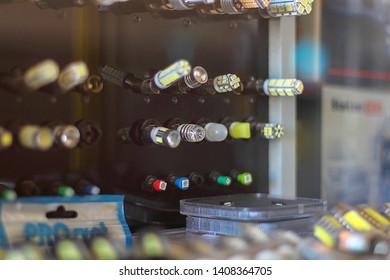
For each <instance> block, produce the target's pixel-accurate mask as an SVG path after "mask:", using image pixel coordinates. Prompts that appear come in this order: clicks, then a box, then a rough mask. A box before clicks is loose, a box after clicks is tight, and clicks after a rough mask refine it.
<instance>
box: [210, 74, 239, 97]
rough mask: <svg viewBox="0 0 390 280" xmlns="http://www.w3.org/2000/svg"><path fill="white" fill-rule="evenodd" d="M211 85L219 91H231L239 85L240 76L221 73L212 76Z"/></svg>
mask: <svg viewBox="0 0 390 280" xmlns="http://www.w3.org/2000/svg"><path fill="white" fill-rule="evenodd" d="M213 85H214V89H215V90H216V91H217V92H219V93H226V92H232V91H233V90H235V89H237V88H238V87H240V78H239V77H238V76H237V75H234V74H226V75H221V76H218V77H215V78H214V80H213Z"/></svg>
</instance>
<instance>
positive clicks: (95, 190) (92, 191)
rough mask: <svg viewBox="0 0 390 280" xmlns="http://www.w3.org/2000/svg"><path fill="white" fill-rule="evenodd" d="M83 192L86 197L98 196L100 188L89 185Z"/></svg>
mask: <svg viewBox="0 0 390 280" xmlns="http://www.w3.org/2000/svg"><path fill="white" fill-rule="evenodd" d="M84 192H85V194H87V195H98V194H100V188H99V187H98V186H96V185H93V184H90V185H86V186H85V187H84Z"/></svg>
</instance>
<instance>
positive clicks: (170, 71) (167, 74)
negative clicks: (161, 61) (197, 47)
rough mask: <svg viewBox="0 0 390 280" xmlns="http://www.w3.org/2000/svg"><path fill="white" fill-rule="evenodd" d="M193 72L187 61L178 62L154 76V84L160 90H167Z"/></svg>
mask: <svg viewBox="0 0 390 280" xmlns="http://www.w3.org/2000/svg"><path fill="white" fill-rule="evenodd" d="M190 71H191V65H190V63H189V62H188V61H187V60H184V59H182V60H178V61H176V62H175V63H173V64H171V65H169V66H168V67H167V68H165V69H163V70H161V71H159V72H157V73H156V74H155V75H154V76H153V82H154V84H155V85H156V86H157V87H158V88H160V89H166V88H168V87H169V86H171V85H172V84H173V83H175V82H177V81H178V80H180V79H181V78H183V77H184V76H186V75H188V74H189V73H190Z"/></svg>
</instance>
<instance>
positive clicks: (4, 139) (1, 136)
mask: <svg viewBox="0 0 390 280" xmlns="http://www.w3.org/2000/svg"><path fill="white" fill-rule="evenodd" d="M12 143H13V136H12V133H11V132H10V131H8V130H7V129H5V128H2V127H0V150H4V149H7V148H9V147H10V146H11V145H12Z"/></svg>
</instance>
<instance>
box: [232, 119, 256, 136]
mask: <svg viewBox="0 0 390 280" xmlns="http://www.w3.org/2000/svg"><path fill="white" fill-rule="evenodd" d="M229 135H230V137H232V138H234V139H250V138H251V125H250V123H249V122H232V123H231V124H230V125H229Z"/></svg>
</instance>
